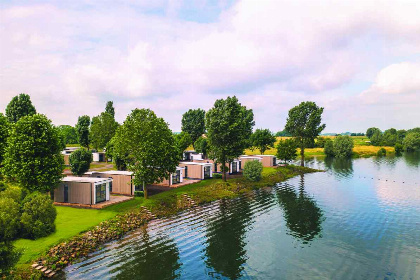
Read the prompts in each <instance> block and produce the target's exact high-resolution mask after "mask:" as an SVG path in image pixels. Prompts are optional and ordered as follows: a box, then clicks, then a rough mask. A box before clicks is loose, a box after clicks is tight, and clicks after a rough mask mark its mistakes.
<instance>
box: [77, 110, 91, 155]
mask: <svg viewBox="0 0 420 280" xmlns="http://www.w3.org/2000/svg"><path fill="white" fill-rule="evenodd" d="M89 126H90V117H89V116H86V115H84V116H81V117H79V119H78V120H77V124H76V132H77V139H78V141H79V144H80V146H82V147H86V148H87V149H89Z"/></svg>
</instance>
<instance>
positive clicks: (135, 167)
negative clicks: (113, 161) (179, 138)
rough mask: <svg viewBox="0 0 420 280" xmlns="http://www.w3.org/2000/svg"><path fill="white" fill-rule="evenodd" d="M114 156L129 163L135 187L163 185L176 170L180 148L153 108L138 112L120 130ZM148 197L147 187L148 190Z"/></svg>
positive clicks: (145, 193) (128, 118) (118, 130)
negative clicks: (162, 182) (159, 183)
mask: <svg viewBox="0 0 420 280" xmlns="http://www.w3.org/2000/svg"><path fill="white" fill-rule="evenodd" d="M113 143H114V151H113V155H114V156H121V158H124V159H126V160H127V161H128V165H127V169H128V170H130V171H132V172H133V173H134V179H133V183H134V184H135V185H141V184H144V185H147V184H153V183H155V182H161V181H162V180H164V179H165V178H168V177H169V174H170V173H173V172H175V171H176V166H177V165H178V163H179V153H178V148H177V146H176V144H175V140H174V136H173V134H172V131H171V130H170V129H169V127H168V124H167V123H166V122H165V121H164V120H163V119H162V118H158V117H157V116H156V115H155V113H154V112H153V111H151V110H150V109H135V110H133V111H132V112H131V114H129V115H128V116H127V118H126V120H125V121H124V123H123V124H122V125H121V126H119V127H118V129H117V132H116V134H115V137H114V140H113ZM144 195H145V197H146V198H147V187H146V186H145V188H144Z"/></svg>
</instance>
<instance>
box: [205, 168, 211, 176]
mask: <svg viewBox="0 0 420 280" xmlns="http://www.w3.org/2000/svg"><path fill="white" fill-rule="evenodd" d="M210 169H211V167H210V166H204V179H208V178H210Z"/></svg>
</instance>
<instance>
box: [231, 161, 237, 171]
mask: <svg viewBox="0 0 420 280" xmlns="http://www.w3.org/2000/svg"><path fill="white" fill-rule="evenodd" d="M237 172H238V163H237V162H236V161H234V162H232V170H231V173H237Z"/></svg>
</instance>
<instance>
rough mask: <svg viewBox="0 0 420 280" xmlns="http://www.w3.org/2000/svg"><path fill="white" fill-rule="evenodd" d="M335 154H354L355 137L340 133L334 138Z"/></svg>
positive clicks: (346, 156) (336, 155)
mask: <svg viewBox="0 0 420 280" xmlns="http://www.w3.org/2000/svg"><path fill="white" fill-rule="evenodd" d="M333 147H334V148H333V150H334V156H335V157H341V158H349V157H351V156H352V154H353V147H354V143H353V139H352V138H351V137H350V136H348V135H340V136H337V137H336V138H335V139H334V146H333Z"/></svg>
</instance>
